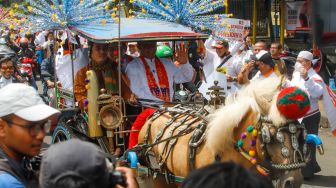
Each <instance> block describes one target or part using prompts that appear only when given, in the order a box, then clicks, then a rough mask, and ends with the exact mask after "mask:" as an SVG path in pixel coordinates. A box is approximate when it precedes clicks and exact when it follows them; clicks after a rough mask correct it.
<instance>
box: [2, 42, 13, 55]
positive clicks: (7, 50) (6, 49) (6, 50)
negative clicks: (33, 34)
mask: <svg viewBox="0 0 336 188" xmlns="http://www.w3.org/2000/svg"><path fill="white" fill-rule="evenodd" d="M5 56H15V52H14V51H13V50H12V49H11V48H10V47H8V46H7V45H5V44H0V57H5Z"/></svg>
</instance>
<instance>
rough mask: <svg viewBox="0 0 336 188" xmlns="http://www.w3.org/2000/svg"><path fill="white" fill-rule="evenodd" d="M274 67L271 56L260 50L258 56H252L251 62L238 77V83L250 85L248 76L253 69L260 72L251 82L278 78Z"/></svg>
mask: <svg viewBox="0 0 336 188" xmlns="http://www.w3.org/2000/svg"><path fill="white" fill-rule="evenodd" d="M274 66H275V63H274V61H273V59H272V56H271V54H270V53H268V52H267V51H265V50H260V51H259V52H258V53H257V54H255V55H252V56H251V61H250V62H249V63H248V64H246V65H245V66H244V67H243V69H242V70H241V72H240V73H239V75H238V83H239V84H241V85H243V84H248V83H250V80H249V78H248V76H249V74H250V72H251V71H252V70H253V69H257V70H258V72H257V73H256V74H255V76H254V77H253V78H252V79H251V81H257V80H264V79H267V78H273V77H277V75H276V74H275V72H274Z"/></svg>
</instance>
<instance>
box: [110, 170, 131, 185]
mask: <svg viewBox="0 0 336 188" xmlns="http://www.w3.org/2000/svg"><path fill="white" fill-rule="evenodd" d="M109 182H110V183H111V184H110V187H115V186H116V185H120V186H123V187H127V183H126V177H125V176H124V174H123V173H121V172H119V171H111V172H109Z"/></svg>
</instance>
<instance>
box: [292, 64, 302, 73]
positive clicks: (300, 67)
mask: <svg viewBox="0 0 336 188" xmlns="http://www.w3.org/2000/svg"><path fill="white" fill-rule="evenodd" d="M302 67H303V66H302V64H301V63H299V62H296V63H295V66H294V71H295V72H300V71H301V69H302Z"/></svg>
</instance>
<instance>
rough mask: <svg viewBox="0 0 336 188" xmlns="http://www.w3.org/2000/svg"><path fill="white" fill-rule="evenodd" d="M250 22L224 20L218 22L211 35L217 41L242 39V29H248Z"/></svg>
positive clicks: (233, 19)
mask: <svg viewBox="0 0 336 188" xmlns="http://www.w3.org/2000/svg"><path fill="white" fill-rule="evenodd" d="M250 26H251V23H250V20H242V19H236V18H225V19H221V20H218V24H217V27H216V29H215V30H213V31H212V34H213V35H214V36H215V37H216V38H219V39H226V40H229V41H237V40H242V39H243V34H244V29H245V28H246V27H250Z"/></svg>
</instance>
